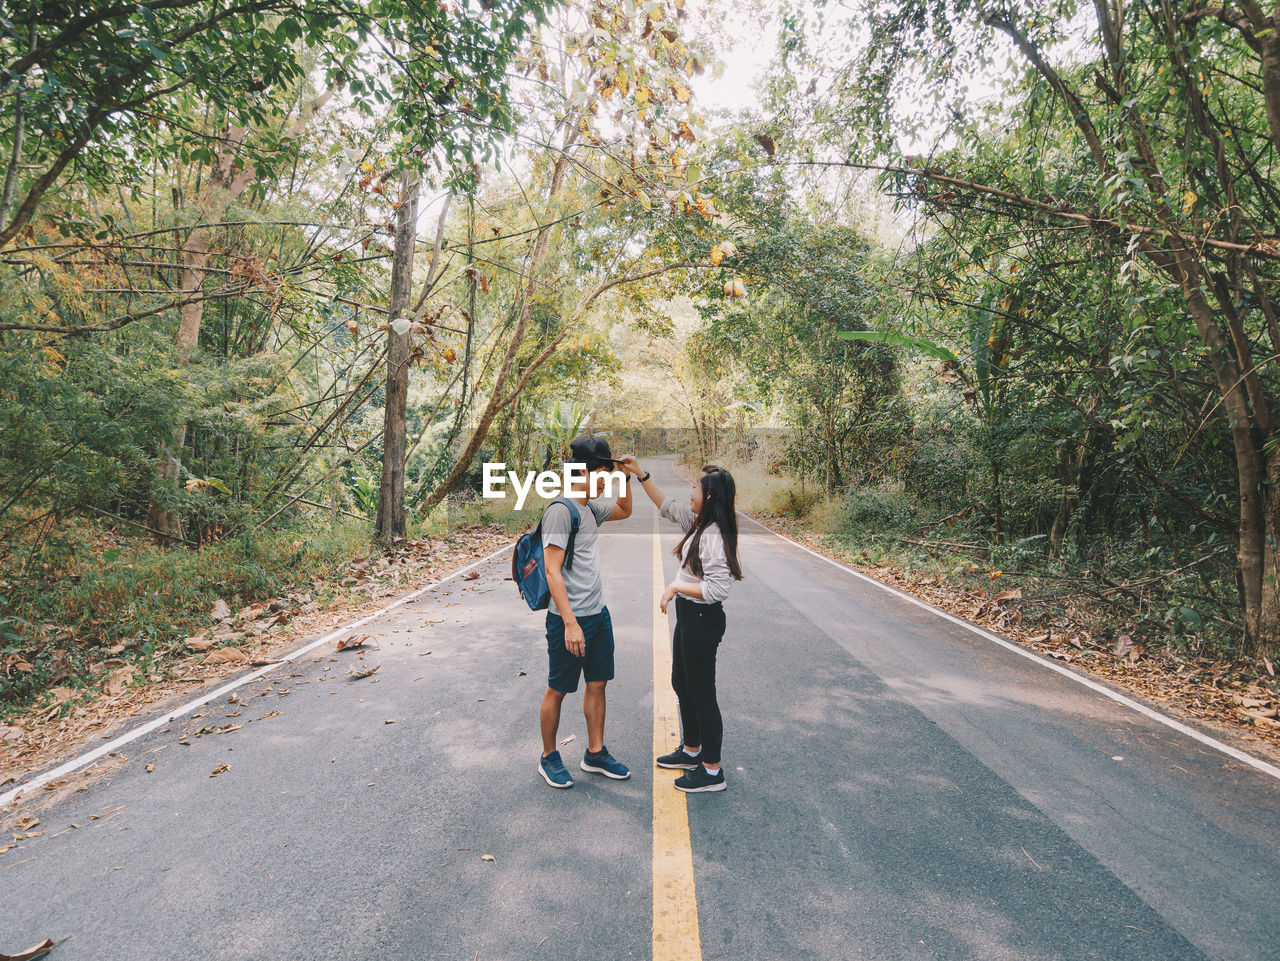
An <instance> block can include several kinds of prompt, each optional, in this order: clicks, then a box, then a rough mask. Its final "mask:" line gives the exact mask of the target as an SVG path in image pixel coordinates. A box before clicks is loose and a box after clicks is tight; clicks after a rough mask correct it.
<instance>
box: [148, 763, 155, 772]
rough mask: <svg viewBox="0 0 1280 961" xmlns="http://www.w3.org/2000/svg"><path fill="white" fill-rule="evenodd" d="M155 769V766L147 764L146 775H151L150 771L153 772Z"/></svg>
mask: <svg viewBox="0 0 1280 961" xmlns="http://www.w3.org/2000/svg"><path fill="white" fill-rule="evenodd" d="M155 769H156V766H155V765H154V764H148V765H147V773H148V774H150V773H151V772H152V771H154V770H155Z"/></svg>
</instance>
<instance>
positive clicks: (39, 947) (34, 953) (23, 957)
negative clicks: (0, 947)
mask: <svg viewBox="0 0 1280 961" xmlns="http://www.w3.org/2000/svg"><path fill="white" fill-rule="evenodd" d="M52 948H53V941H51V940H50V939H49V938H45V939H44V940H43V941H41V942H40V943H39V944H36V945H33V946H31V947H29V948H27V950H25V951H19V952H18V953H17V954H5V953H4V952H3V951H0V961H31V959H32V958H38V957H40V956H41V955H42V954H48V953H49V951H50V950H51V949H52Z"/></svg>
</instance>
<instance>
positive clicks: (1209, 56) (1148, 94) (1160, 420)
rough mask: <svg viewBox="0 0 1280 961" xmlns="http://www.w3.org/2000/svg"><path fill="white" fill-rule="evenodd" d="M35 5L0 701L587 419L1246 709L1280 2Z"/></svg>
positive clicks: (3, 206) (7, 405)
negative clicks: (735, 89)
mask: <svg viewBox="0 0 1280 961" xmlns="http://www.w3.org/2000/svg"><path fill="white" fill-rule="evenodd" d="M52 10H53V8H50V7H48V6H47V5H40V4H34V5H27V6H26V7H22V6H21V5H19V6H18V7H15V8H14V9H13V10H7V9H6V10H5V11H3V12H0V163H2V164H3V168H2V173H0V673H2V676H0V716H3V717H6V718H9V719H13V718H15V717H17V716H18V715H21V714H23V713H24V712H30V711H37V710H38V711H40V712H42V713H43V714H44V715H49V714H50V713H51V712H52V714H53V716H55V717H56V716H59V714H58V712H63V713H62V715H61V716H65V714H66V712H69V711H72V710H75V709H77V708H76V707H75V706H74V705H73V704H72V699H73V696H74V698H75V699H76V703H77V704H78V703H79V699H82V698H87V697H88V696H89V692H91V691H102V690H107V689H112V690H114V689H117V688H119V687H120V685H122V684H124V685H128V684H142V683H144V682H145V681H149V680H150V679H152V678H153V677H154V678H159V679H164V678H166V677H169V676H170V675H171V674H172V673H173V672H176V671H180V670H181V668H180V666H178V665H180V663H181V662H182V661H183V658H185V657H187V656H188V652H189V651H191V650H192V647H191V644H190V643H189V640H188V639H190V638H193V637H196V636H197V635H199V634H200V631H201V630H205V631H206V634H205V635H203V637H204V639H205V640H208V639H209V638H210V637H212V638H215V639H217V644H216V645H215V646H214V647H213V648H210V649H207V650H203V651H197V652H196V653H199V654H201V655H202V657H204V658H208V657H211V656H213V655H214V654H216V651H217V650H219V649H223V648H227V649H231V648H237V647H243V646H245V645H252V644H253V643H255V641H254V640H253V638H256V637H257V635H256V634H251V637H245V636H237V637H232V636H231V635H232V634H239V635H244V633H245V632H244V631H241V630H240V629H239V626H242V624H243V622H247V621H249V620H253V621H254V622H255V623H256V622H257V621H260V620H263V618H262V617H259V616H258V615H259V614H261V613H262V611H261V609H259V608H256V607H255V605H259V604H265V605H268V606H269V605H270V604H271V603H273V602H280V603H284V604H287V605H289V606H290V608H291V609H293V608H294V607H304V606H306V605H309V604H315V605H318V606H323V605H330V604H335V603H337V604H341V603H344V598H346V596H347V595H352V596H354V594H355V592H354V591H353V590H352V589H353V588H355V587H359V586H360V584H361V583H362V578H361V577H360V576H359V573H358V572H360V571H362V570H369V569H377V570H383V571H386V570H387V569H389V568H395V569H396V570H397V571H400V572H401V573H403V569H404V568H406V567H407V566H412V565H415V564H422V565H427V566H429V561H430V558H431V557H435V558H436V559H437V560H439V558H441V557H443V556H445V555H446V554H447V551H445V550H444V546H446V545H449V544H452V543H455V542H457V543H459V544H460V543H462V542H463V541H464V540H465V537H464V532H465V531H466V530H468V529H470V528H474V526H475V524H482V525H488V524H498V525H500V526H499V527H497V528H491V529H492V530H493V531H494V532H495V533H496V532H498V531H504V532H505V531H507V530H514V529H515V528H517V527H519V526H523V521H522V520H520V519H516V518H508V517H504V516H499V515H497V514H493V512H492V509H488V510H489V514H488V515H486V514H485V510H486V509H485V508H480V507H474V506H473V507H467V506H465V505H466V504H467V503H469V501H470V500H471V499H473V498H474V496H475V493H476V491H477V490H478V489H479V486H480V476H481V466H480V465H481V464H482V463H483V462H485V461H504V462H506V463H507V464H508V465H509V466H510V467H512V468H515V469H519V470H527V469H539V468H542V467H544V466H546V465H548V464H551V463H554V462H555V461H556V460H557V459H558V458H559V456H560V455H561V453H562V452H563V451H564V449H565V447H566V444H567V442H568V440H569V439H571V438H572V436H573V435H574V434H575V433H577V432H579V431H582V430H606V431H610V432H611V435H610V436H611V438H612V439H613V441H614V444H615V447H616V448H617V449H619V450H622V449H633V450H636V451H637V452H638V453H640V454H646V453H650V452H656V451H661V450H668V449H673V450H681V451H683V452H686V453H688V454H689V456H690V459H691V461H693V460H701V461H703V462H705V461H708V460H712V459H720V458H728V459H729V462H730V463H731V464H735V465H744V469H745V471H746V475H745V476H748V477H751V476H756V475H758V477H759V480H760V484H759V485H757V486H753V489H752V490H751V491H750V497H751V502H752V503H754V504H755V505H756V506H757V507H758V508H760V509H762V510H765V511H767V512H768V513H769V514H770V515H771V516H773V517H776V518H780V519H782V520H784V521H787V522H789V523H791V522H794V523H795V524H797V525H801V526H802V527H803V529H804V531H806V532H808V535H809V536H814V537H818V538H822V539H825V541H826V542H828V543H830V544H831V545H834V547H835V548H837V549H838V550H839V551H841V552H842V554H843V555H844V556H850V557H853V558H855V559H857V561H858V562H859V563H860V564H863V565H866V566H868V567H869V568H871V569H880V568H882V569H883V570H884V571H887V572H891V573H892V575H893V576H901V577H903V578H906V579H909V580H911V581H912V583H915V584H917V586H924V587H930V586H933V587H938V588H942V587H944V586H945V587H948V588H950V587H955V588H956V589H957V590H959V591H960V592H961V594H962V595H963V596H964V598H965V601H964V603H963V605H961V607H957V608H956V609H957V610H958V611H965V610H967V611H968V612H969V614H968V615H967V616H973V617H976V618H979V619H984V618H985V619H987V620H986V621H984V622H988V623H992V624H994V625H995V626H997V627H1001V628H1002V629H1007V630H1009V631H1016V630H1021V629H1023V628H1020V627H1019V624H1022V625H1023V626H1024V628H1025V626H1026V625H1029V624H1034V625H1036V626H1035V630H1036V631H1042V632H1043V636H1045V637H1046V638H1048V640H1049V641H1050V642H1052V639H1053V637H1054V635H1055V632H1056V633H1057V634H1059V635H1061V637H1062V638H1064V639H1065V643H1066V644H1067V645H1068V647H1069V648H1072V650H1068V649H1066V648H1064V649H1063V654H1064V655H1066V656H1070V657H1072V658H1073V659H1078V658H1092V657H1094V652H1097V651H1101V652H1105V653H1106V656H1107V657H1110V658H1112V659H1113V660H1119V661H1122V662H1123V663H1126V664H1128V665H1131V666H1134V667H1135V669H1136V667H1137V666H1139V665H1153V664H1155V663H1156V662H1157V661H1159V660H1160V659H1161V658H1166V657H1167V658H1172V660H1169V661H1168V663H1167V666H1168V670H1169V672H1171V673H1172V674H1175V675H1176V674H1179V673H1183V674H1185V673H1187V672H1191V673H1203V674H1205V675H1206V676H1208V675H1211V674H1213V673H1214V672H1215V671H1216V672H1218V673H1219V675H1221V677H1223V678H1226V680H1224V681H1223V683H1224V684H1227V685H1229V684H1231V683H1234V682H1235V681H1238V680H1241V679H1244V680H1242V683H1245V684H1255V685H1257V687H1256V692H1257V693H1256V694H1250V695H1247V696H1244V695H1242V697H1241V700H1240V703H1238V704H1237V705H1236V707H1237V708H1239V711H1238V712H1237V715H1238V719H1241V720H1243V721H1244V722H1245V723H1249V724H1252V725H1255V726H1258V727H1261V728H1268V729H1270V728H1280V704H1278V703H1277V702H1276V701H1275V699H1274V697H1273V695H1274V692H1275V689H1274V682H1273V681H1272V680H1271V678H1272V677H1273V676H1274V670H1275V661H1276V658H1277V653H1278V652H1280V553H1277V550H1276V545H1277V544H1280V441H1278V440H1277V425H1278V424H1280V421H1278V420H1277V418H1280V403H1277V399H1276V398H1277V396H1278V395H1280V371H1278V369H1277V366H1276V364H1275V363H1274V361H1275V359H1276V357H1277V356H1280V304H1278V303H1277V295H1278V293H1280V239H1277V238H1276V236H1275V235H1274V224H1275V223H1276V222H1277V220H1278V219H1280V191H1278V190H1277V179H1278V175H1277V167H1276V164H1277V161H1280V155H1278V151H1280V85H1278V84H1277V82H1276V77H1277V76H1280V74H1277V72H1276V71H1275V70H1274V69H1272V68H1273V67H1274V65H1275V64H1276V63H1280V21H1278V20H1277V17H1280V14H1275V15H1269V14H1266V13H1265V11H1263V10H1262V9H1261V8H1259V7H1257V5H1241V6H1239V7H1238V8H1237V6H1236V5H1234V4H1227V5H1225V6H1219V7H1213V8H1207V7H1206V8H1205V9H1202V10H1182V9H1181V8H1177V9H1175V8H1174V7H1170V6H1167V5H1166V6H1163V7H1154V6H1152V7H1143V8H1141V9H1138V8H1134V9H1133V10H1129V9H1128V8H1124V7H1122V6H1115V5H1111V6H1108V5H1106V4H1096V5H1085V4H1078V5H1077V4H1070V3H1068V4H1065V5H1060V6H1057V7H1054V8H1053V9H1052V10H1046V9H1045V8H1044V5H1043V4H1037V3H1032V2H1026V3H1019V2H1014V3H1006V4H1001V5H999V6H998V7H997V6H993V5H990V4H984V3H970V2H953V0H892V2H876V3H871V2H867V3H861V2H858V3H854V4H852V5H851V6H848V7H842V8H840V9H839V10H832V9H827V8H823V13H822V15H821V16H819V15H817V10H816V8H814V7H813V6H812V5H811V4H809V3H801V2H790V0H781V2H777V3H742V4H739V5H738V7H737V8H735V13H734V16H735V17H736V18H737V21H740V22H742V23H743V24H746V27H745V28H744V29H748V30H749V31H751V32H752V36H753V37H759V36H768V37H774V36H776V41H777V42H776V47H775V49H774V50H773V51H772V53H773V56H772V59H771V60H770V64H769V67H768V68H767V70H765V71H763V73H762V74H761V77H760V83H759V86H758V89H757V90H756V91H755V92H753V93H751V94H750V95H749V96H745V97H742V98H741V101H742V105H741V106H740V107H737V108H728V107H726V108H722V109H710V108H704V107H703V105H702V103H701V102H700V101H701V94H700V91H706V90H709V89H711V85H712V84H713V83H714V80H715V77H716V75H717V74H718V73H719V72H720V71H719V69H718V67H719V64H718V62H717V61H718V57H719V56H720V55H721V54H722V53H724V54H725V55H733V54H734V53H735V51H733V50H732V49H731V48H732V42H731V41H730V39H729V37H730V34H731V31H728V30H726V28H725V22H726V15H725V12H724V10H722V9H719V8H711V7H710V6H708V5H699V4H698V3H695V0H688V2H687V3H686V2H685V0H661V2H655V3H649V4H633V3H630V2H623V3H614V2H605V0H585V2H567V3H543V2H541V0H494V2H489V0H484V2H479V0H474V2H470V0H469V2H461V3H451V4H436V3H433V2H432V3H427V2H420V0H378V2H375V3H366V2H363V0H362V2H354V0H332V2H327V3H324V4H316V3H311V2H305V3H304V2H301V0H249V2H246V3H243V4H238V5H237V6H236V7H234V8H229V7H227V6H226V5H225V4H221V3H217V2H214V0H184V2H182V3H179V4H171V5H165V6H164V7H163V9H154V10H153V9H151V8H148V7H146V6H137V7H128V8H126V7H110V8H103V9H101V10H98V11H96V12H95V13H93V14H92V15H86V16H84V17H81V18H78V19H76V20H74V21H72V22H68V23H62V22H61V18H60V17H59V16H57V15H55V14H54V13H52V12H51V11H52ZM1122 14H1123V15H1122ZM737 21H735V22H737ZM753 42H754V41H753ZM758 54H759V50H758V49H757V48H755V47H753V49H752V50H751V56H752V57H758ZM753 472H754V473H753ZM459 511H461V512H462V513H461V515H460V514H459ZM473 517H474V518H476V519H474V520H473V519H472V518H473ZM415 544H416V545H418V546H417V547H415V546H414V545H415ZM422 545H426V546H422ZM431 545H435V546H434V547H432V546H431ZM415 551H418V552H420V555H415V554H414V552H415ZM414 558H416V559H414ZM361 565H364V566H363V567H361ZM353 571H355V572H357V573H355V574H353V573H352V572H353ZM886 576H889V575H886ZM925 581H928V582H929V583H928V584H926V583H925ZM1010 585H1014V586H1010ZM1012 591H1020V596H1016V597H1015V596H1013V595H1012V594H1011V593H1010V592H1012ZM1001 595H1004V596H1001ZM304 598H305V599H304ZM356 599H358V598H356ZM220 602H221V603H223V604H225V606H226V607H227V608H229V609H231V610H230V613H231V614H232V615H233V616H232V618H231V621H232V624H233V626H236V630H234V631H225V632H220V631H218V630H215V629H214V625H216V624H218V623H223V622H225V621H226V618H225V617H219V616H215V615H214V613H213V612H214V611H215V610H218V611H221V608H220V607H219V603H220ZM245 609H252V613H253V615H254V616H253V617H252V618H250V617H249V616H248V615H245V616H244V617H240V616H238V614H239V612H240V611H243V610H245ZM268 613H270V614H271V615H272V617H275V615H277V614H281V613H285V612H284V611H283V610H279V609H278V610H277V611H274V612H271V611H268ZM259 626H260V625H259ZM1026 629H1027V630H1030V628H1026ZM202 643H203V642H202ZM226 657H228V658H231V659H232V660H234V655H233V654H227V655H226ZM1161 663H1163V662H1161ZM55 692H56V693H55ZM68 692H71V693H70V694H68ZM1268 692H1270V693H1268Z"/></svg>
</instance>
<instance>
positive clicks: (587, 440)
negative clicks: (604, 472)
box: [569, 434, 617, 471]
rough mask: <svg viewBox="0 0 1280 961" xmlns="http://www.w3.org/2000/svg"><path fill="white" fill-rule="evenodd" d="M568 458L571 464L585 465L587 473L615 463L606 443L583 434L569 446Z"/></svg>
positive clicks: (599, 438) (590, 435)
mask: <svg viewBox="0 0 1280 961" xmlns="http://www.w3.org/2000/svg"><path fill="white" fill-rule="evenodd" d="M569 456H570V462H571V463H574V464H579V463H581V464H586V465H587V470H589V471H592V470H598V469H599V468H601V467H608V466H610V465H612V464H615V463H617V461H615V460H614V459H613V452H612V451H611V450H609V443H608V441H606V440H605V439H604V438H603V437H598V436H596V435H595V434H583V435H582V436H581V437H577V438H575V439H574V441H573V443H571V444H570V445H569Z"/></svg>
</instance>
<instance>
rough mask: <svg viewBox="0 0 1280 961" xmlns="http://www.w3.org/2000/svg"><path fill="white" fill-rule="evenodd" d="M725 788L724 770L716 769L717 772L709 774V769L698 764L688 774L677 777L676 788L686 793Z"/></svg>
mask: <svg viewBox="0 0 1280 961" xmlns="http://www.w3.org/2000/svg"><path fill="white" fill-rule="evenodd" d="M724 789H725V783H724V770H723V769H721V770H719V771H716V773H715V774H708V773H707V769H706V768H705V767H703V766H702V764H701V763H699V764H698V766H697V767H695V768H694V769H693V770H692V771H690V772H689V773H688V774H682V775H680V777H678V778H676V790H677V791H684V792H685V793H686V794H697V793H700V792H702V791H723V790H724Z"/></svg>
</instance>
